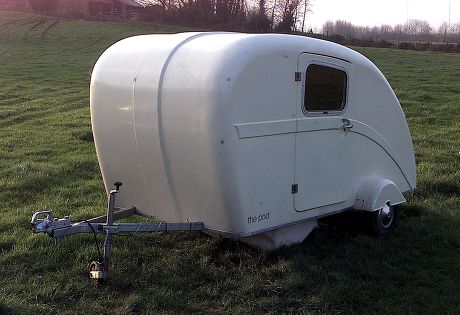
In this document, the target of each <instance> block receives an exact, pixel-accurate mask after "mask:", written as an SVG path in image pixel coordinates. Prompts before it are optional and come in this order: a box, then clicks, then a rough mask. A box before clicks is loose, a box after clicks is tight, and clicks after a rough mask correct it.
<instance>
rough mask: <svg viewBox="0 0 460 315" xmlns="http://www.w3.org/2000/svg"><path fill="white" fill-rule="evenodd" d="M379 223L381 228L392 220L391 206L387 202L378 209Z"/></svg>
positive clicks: (387, 225)
mask: <svg viewBox="0 0 460 315" xmlns="http://www.w3.org/2000/svg"><path fill="white" fill-rule="evenodd" d="M378 218H379V223H380V225H381V226H382V227H383V228H388V227H389V226H391V223H392V222H393V207H392V206H391V205H389V204H388V203H387V204H385V206H383V208H382V209H380V210H379V216H378Z"/></svg>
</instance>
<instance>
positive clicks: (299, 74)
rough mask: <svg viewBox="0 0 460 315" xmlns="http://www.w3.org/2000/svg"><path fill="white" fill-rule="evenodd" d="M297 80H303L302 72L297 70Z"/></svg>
mask: <svg viewBox="0 0 460 315" xmlns="http://www.w3.org/2000/svg"><path fill="white" fill-rule="evenodd" d="M295 81H296V82H298V81H302V72H296V73H295Z"/></svg>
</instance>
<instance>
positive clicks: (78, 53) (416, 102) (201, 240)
mask: <svg viewBox="0 0 460 315" xmlns="http://www.w3.org/2000/svg"><path fill="white" fill-rule="evenodd" d="M177 31H182V29H179V28H175V27H169V26H160V25H148V24H126V23H99V22H85V21H77V20H75V21H63V20H55V19H53V18H48V20H44V18H43V17H39V16H30V15H24V14H19V13H0V131H1V134H0V206H1V210H0V211H1V212H0V215H1V216H0V314H8V313H12V314H37V313H38V314H40V313H44V314H53V313H56V314H83V313H85V314H86V313H110V314H127V313H158V312H162V313H190V312H200V313H215V312H219V313H232V314H233V313H281V312H283V313H296V314H297V313H339V314H342V313H345V314H349V313H358V314H364V313H365V314H377V313H379V314H388V313H395V314H460V206H459V205H460V55H458V54H457V55H449V54H431V53H419V52H413V51H410V52H406V51H396V50H386V49H359V50H360V51H361V52H362V53H364V54H365V55H366V56H368V57H369V58H370V59H372V60H373V61H374V62H375V63H376V64H377V65H378V66H379V67H380V68H381V69H382V71H383V73H384V74H385V75H386V76H387V78H388V79H389V81H390V83H391V84H392V86H393V87H394V89H395V91H396V93H397V95H398V97H399V98H400V100H401V103H402V106H403V108H404V111H405V113H406V115H407V118H408V120H409V124H410V128H411V132H412V136H413V141H414V146H415V150H416V158H417V174H418V189H417V191H416V193H415V194H413V195H410V196H408V201H409V202H408V203H407V205H406V206H404V207H403V209H402V217H401V223H400V226H399V229H398V230H397V232H396V233H395V235H393V236H392V237H390V238H387V239H384V240H377V239H374V238H372V237H370V236H369V235H368V234H366V233H365V232H363V231H362V230H360V229H356V228H355V227H354V225H353V217H350V216H344V217H340V218H339V219H336V220H328V221H325V222H323V223H322V224H321V226H320V228H318V229H317V230H315V232H313V233H312V234H311V235H310V236H309V237H308V239H307V240H306V241H305V242H303V243H302V244H300V245H296V246H293V247H291V248H282V249H280V250H277V251H275V252H271V253H268V252H263V251H259V250H255V249H251V248H249V247H247V246H245V245H243V244H241V243H238V242H234V241H230V240H225V239H216V238H211V237H208V236H206V235H203V234H198V233H197V234H187V233H177V234H155V235H145V236H135V237H115V242H114V248H113V251H114V252H113V260H112V265H111V274H110V276H111V278H110V281H109V283H108V284H107V285H105V286H96V285H91V284H90V282H89V281H88V278H87V270H86V265H87V263H88V262H89V261H91V260H94V259H96V251H95V248H94V243H93V240H92V236H91V235H83V236H73V237H69V238H66V239H64V240H63V241H61V242H59V243H58V244H57V245H55V244H54V242H53V240H52V239H50V238H48V237H47V236H45V235H33V234H32V233H31V231H30V226H29V220H30V216H31V214H32V212H33V211H38V210H42V209H43V208H51V209H56V214H57V216H59V217H62V216H64V215H67V214H71V215H72V217H73V218H74V219H83V218H89V217H92V216H95V215H98V214H103V213H104V209H105V203H106V199H105V192H104V189H103V184H102V179H101V175H100V173H99V168H98V163H97V158H96V154H95V150H94V145H93V142H92V134H91V125H90V114H89V94H88V93H89V73H90V71H91V67H92V66H93V64H94V63H95V61H96V59H97V57H98V56H99V55H100V54H101V53H102V51H103V50H104V49H105V48H107V47H108V46H109V45H110V44H112V43H113V42H115V41H117V40H118V39H121V38H124V37H127V36H129V35H134V34H144V33H153V32H177Z"/></svg>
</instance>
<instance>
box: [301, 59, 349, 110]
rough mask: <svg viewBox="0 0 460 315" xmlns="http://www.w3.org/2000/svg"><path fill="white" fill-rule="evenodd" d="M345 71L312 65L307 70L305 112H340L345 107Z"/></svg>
mask: <svg viewBox="0 0 460 315" xmlns="http://www.w3.org/2000/svg"><path fill="white" fill-rule="evenodd" d="M346 93H347V74H346V73H345V71H342V70H339V69H335V68H331V67H326V66H321V65H315V64H312V65H310V66H308V68H307V75H306V83H305V98H304V106H305V109H306V110H307V111H321V112H329V111H340V110H342V109H343V108H344V107H345V103H346Z"/></svg>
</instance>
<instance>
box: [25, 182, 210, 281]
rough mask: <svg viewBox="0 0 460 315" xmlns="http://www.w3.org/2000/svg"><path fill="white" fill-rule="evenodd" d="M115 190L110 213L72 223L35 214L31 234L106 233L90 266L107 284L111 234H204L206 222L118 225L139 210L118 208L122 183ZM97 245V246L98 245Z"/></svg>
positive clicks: (92, 274) (46, 213)
mask: <svg viewBox="0 0 460 315" xmlns="http://www.w3.org/2000/svg"><path fill="white" fill-rule="evenodd" d="M114 185H115V187H116V189H114V190H111V191H110V193H109V196H108V204H107V214H106V215H105V216H99V217H95V218H92V219H89V220H84V221H80V222H76V223H72V222H71V221H70V219H69V217H64V218H63V219H55V218H54V215H53V211H51V210H47V211H40V212H35V213H34V214H33V215H32V220H31V224H32V231H33V232H35V233H46V234H48V235H49V236H51V237H53V238H60V237H63V236H67V235H73V234H80V233H94V234H95V235H96V234H104V235H105V240H104V255H103V258H99V260H98V261H93V262H91V263H90V265H89V276H90V279H93V280H97V281H99V282H102V281H105V280H106V279H107V275H108V268H109V260H110V256H111V248H112V235H114V234H138V233H153V232H174V231H202V230H203V229H204V224H203V222H186V223H185V222H184V223H167V222H153V223H119V224H113V222H114V221H116V220H118V219H121V218H126V217H129V216H132V215H135V214H136V208H135V207H132V208H130V209H120V208H116V207H115V196H116V194H117V193H118V192H119V189H120V187H121V186H122V183H120V182H116V183H115V184H114ZM96 244H97V243H96Z"/></svg>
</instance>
